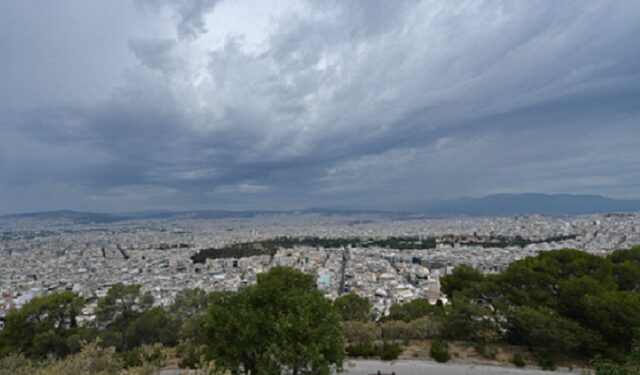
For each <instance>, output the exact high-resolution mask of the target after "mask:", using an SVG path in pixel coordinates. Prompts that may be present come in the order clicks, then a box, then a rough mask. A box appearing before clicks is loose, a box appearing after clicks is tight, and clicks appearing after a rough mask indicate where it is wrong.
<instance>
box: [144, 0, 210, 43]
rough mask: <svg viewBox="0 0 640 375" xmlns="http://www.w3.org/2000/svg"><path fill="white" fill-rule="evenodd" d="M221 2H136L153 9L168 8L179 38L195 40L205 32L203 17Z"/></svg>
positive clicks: (185, 0)
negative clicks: (173, 18) (173, 16)
mask: <svg viewBox="0 0 640 375" xmlns="http://www.w3.org/2000/svg"><path fill="white" fill-rule="evenodd" d="M221 1H222V0H138V2H139V3H141V4H143V5H146V6H150V7H152V8H155V9H161V8H169V9H171V11H172V12H173V13H174V15H175V18H176V31H177V33H178V36H180V37H181V38H195V37H197V36H198V35H199V34H202V33H205V32H206V31H207V25H206V23H205V16H206V15H207V14H208V13H210V12H211V11H213V9H214V8H215V7H216V5H218V4H219V3H220V2H221Z"/></svg>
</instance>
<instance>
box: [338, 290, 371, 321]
mask: <svg viewBox="0 0 640 375" xmlns="http://www.w3.org/2000/svg"><path fill="white" fill-rule="evenodd" d="M333 306H335V308H336V310H338V314H340V317H341V318H342V320H343V321H348V320H351V321H359V322H366V321H369V320H371V301H369V299H368V298H366V297H360V296H359V295H357V294H355V293H347V294H343V295H341V296H340V297H338V298H336V299H335V301H333Z"/></svg>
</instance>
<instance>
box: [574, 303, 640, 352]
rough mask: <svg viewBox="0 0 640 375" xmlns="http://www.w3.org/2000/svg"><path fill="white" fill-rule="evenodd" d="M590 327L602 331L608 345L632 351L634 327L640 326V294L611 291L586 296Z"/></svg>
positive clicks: (587, 318) (586, 313)
mask: <svg viewBox="0 0 640 375" xmlns="http://www.w3.org/2000/svg"><path fill="white" fill-rule="evenodd" d="M585 315H586V322H587V324H589V327H590V328H592V329H593V330H595V331H598V332H599V333H600V334H601V335H602V337H604V339H605V340H606V341H607V344H608V346H610V347H617V348H619V349H620V350H622V351H625V352H627V351H629V350H630V349H631V345H632V343H633V339H634V338H635V337H634V335H635V334H636V333H637V332H634V328H637V327H640V296H639V295H638V294H637V293H634V292H628V291H622V292H621V291H609V292H606V293H601V294H598V295H589V296H587V297H585Z"/></svg>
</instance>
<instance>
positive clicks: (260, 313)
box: [206, 267, 344, 374]
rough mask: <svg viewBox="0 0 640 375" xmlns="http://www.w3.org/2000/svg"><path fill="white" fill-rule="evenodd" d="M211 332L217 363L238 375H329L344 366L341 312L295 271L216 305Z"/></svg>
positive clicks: (268, 277) (273, 273)
mask: <svg viewBox="0 0 640 375" xmlns="http://www.w3.org/2000/svg"><path fill="white" fill-rule="evenodd" d="M206 328H207V333H208V345H209V350H210V355H211V357H212V359H214V360H215V361H216V364H219V365H220V366H221V367H223V368H226V369H230V370H232V371H240V370H244V372H245V373H246V372H249V371H250V372H251V373H252V374H260V373H278V374H279V373H280V371H281V370H283V369H287V370H288V371H289V372H291V373H293V374H300V373H303V372H312V373H329V369H330V366H331V365H336V366H338V367H341V366H342V358H343V350H344V349H343V342H342V330H341V326H340V317H339V314H338V312H337V311H336V309H335V308H334V307H333V306H332V304H331V303H330V302H329V301H328V300H327V299H325V298H324V296H323V295H322V294H321V293H320V292H319V291H318V290H317V289H316V287H315V281H314V278H313V277H312V276H310V275H306V274H304V273H301V272H299V271H296V270H293V269H291V268H286V267H274V268H272V269H271V270H270V271H269V272H268V273H263V274H260V275H258V281H257V284H256V285H253V286H251V287H248V288H246V289H244V290H241V291H240V292H238V293H237V294H236V295H234V296H232V297H230V298H229V299H226V300H223V301H220V303H217V304H214V305H212V306H211V308H210V310H209V313H208V318H207V323H206Z"/></svg>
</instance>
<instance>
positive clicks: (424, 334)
mask: <svg viewBox="0 0 640 375" xmlns="http://www.w3.org/2000/svg"><path fill="white" fill-rule="evenodd" d="M407 329H408V331H409V335H410V337H409V338H410V339H413V340H425V339H431V338H435V337H439V336H440V334H441V333H442V319H440V318H438V317H434V316H423V317H422V318H419V319H416V320H414V321H412V322H409V324H407Z"/></svg>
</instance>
